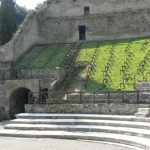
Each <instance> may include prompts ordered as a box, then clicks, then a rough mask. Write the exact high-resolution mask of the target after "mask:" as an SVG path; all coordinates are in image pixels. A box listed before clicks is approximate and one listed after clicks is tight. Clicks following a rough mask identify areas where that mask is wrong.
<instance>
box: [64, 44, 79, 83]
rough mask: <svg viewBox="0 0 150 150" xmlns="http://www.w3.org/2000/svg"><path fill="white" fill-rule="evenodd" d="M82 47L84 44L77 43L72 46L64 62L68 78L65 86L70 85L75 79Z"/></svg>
mask: <svg viewBox="0 0 150 150" xmlns="http://www.w3.org/2000/svg"><path fill="white" fill-rule="evenodd" d="M81 45H82V42H77V43H75V44H74V45H73V46H72V48H71V50H70V52H69V54H68V56H67V57H66V58H65V60H64V63H63V68H64V69H65V70H66V77H65V81H64V84H68V83H70V81H71V79H72V77H73V74H74V71H75V61H76V57H77V54H78V52H79V49H80V47H81Z"/></svg>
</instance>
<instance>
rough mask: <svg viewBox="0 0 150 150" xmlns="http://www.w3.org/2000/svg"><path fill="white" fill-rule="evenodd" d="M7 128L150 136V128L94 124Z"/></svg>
mask: <svg viewBox="0 0 150 150" xmlns="http://www.w3.org/2000/svg"><path fill="white" fill-rule="evenodd" d="M4 128H5V129H15V130H41V131H42V130H43V131H76V132H79V131H80V132H99V133H101V132H105V133H114V134H124V135H131V136H140V137H144V138H150V130H146V129H133V128H127V127H112V126H94V125H50V124H8V125H6V126H5V127H4Z"/></svg>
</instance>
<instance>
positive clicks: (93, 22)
mask: <svg viewBox="0 0 150 150" xmlns="http://www.w3.org/2000/svg"><path fill="white" fill-rule="evenodd" d="M149 24H150V11H136V12H133V11H128V12H119V13H112V14H100V15H89V16H80V17H72V18H71V17H64V18H48V17H47V18H45V16H43V17H42V16H41V17H39V35H40V37H41V38H42V41H43V42H45V43H57V42H58V43H59V42H75V41H78V40H79V26H80V25H85V28H86V40H87V41H96V40H115V39H125V38H137V37H147V36H150V26H149Z"/></svg>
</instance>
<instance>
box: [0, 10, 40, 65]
mask: <svg viewBox="0 0 150 150" xmlns="http://www.w3.org/2000/svg"><path fill="white" fill-rule="evenodd" d="M38 38H39V36H38V22H37V13H36V11H33V12H30V13H29V14H28V15H27V17H26V18H25V20H24V22H23V24H22V25H21V26H20V27H19V29H18V31H17V32H16V33H15V34H14V36H13V38H12V39H11V41H9V42H8V43H7V44H5V45H3V46H1V47H0V67H1V68H3V67H5V68H9V67H10V65H11V62H13V61H16V60H17V59H18V58H19V57H20V56H21V55H23V54H24V53H25V52H26V51H27V50H28V49H29V48H30V47H31V46H32V45H34V44H38V43H39V39H38ZM8 62H9V63H8Z"/></svg>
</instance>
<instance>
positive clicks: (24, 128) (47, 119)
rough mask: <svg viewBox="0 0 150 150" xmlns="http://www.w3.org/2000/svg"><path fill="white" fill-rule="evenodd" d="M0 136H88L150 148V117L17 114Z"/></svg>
mask: <svg viewBox="0 0 150 150" xmlns="http://www.w3.org/2000/svg"><path fill="white" fill-rule="evenodd" d="M4 128H5V130H1V131H0V136H11V137H28V138H61V139H62V138H63V139H86V140H97V141H105V142H112V143H116V144H117V143H120V144H125V145H128V146H133V147H134V148H135V149H141V150H144V149H146V150H149V149H150V130H149V129H150V118H138V117H135V116H119V115H96V114H32V113H29V114H28V113H25V114H19V115H16V119H14V120H12V121H10V123H9V124H7V125H5V126H4Z"/></svg>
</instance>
